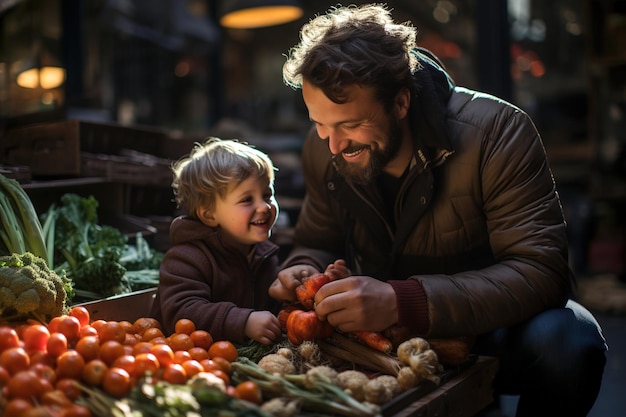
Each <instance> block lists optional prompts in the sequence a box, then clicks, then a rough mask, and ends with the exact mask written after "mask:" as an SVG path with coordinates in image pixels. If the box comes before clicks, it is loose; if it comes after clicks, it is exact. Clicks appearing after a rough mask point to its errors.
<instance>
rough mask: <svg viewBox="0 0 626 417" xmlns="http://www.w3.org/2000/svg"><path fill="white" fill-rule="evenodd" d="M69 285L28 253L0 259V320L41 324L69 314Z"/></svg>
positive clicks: (71, 292) (40, 259)
mask: <svg viewBox="0 0 626 417" xmlns="http://www.w3.org/2000/svg"><path fill="white" fill-rule="evenodd" d="M68 292H70V294H69V296H72V295H73V290H72V287H71V283H70V282H69V280H68V279H67V278H66V277H65V276H64V275H62V276H59V275H58V274H57V273H56V272H55V271H53V270H51V269H49V268H48V265H47V263H46V261H45V260H44V259H42V258H39V257H37V256H35V255H33V254H32V253H31V252H26V253H23V254H16V253H14V254H12V255H11V256H0V316H1V317H2V318H3V319H6V320H13V319H23V318H35V319H37V320H39V321H42V322H48V321H50V319H52V318H53V317H56V316H60V315H62V314H66V313H67V312H68V310H69V307H68V305H67V302H68V301H69V297H68Z"/></svg>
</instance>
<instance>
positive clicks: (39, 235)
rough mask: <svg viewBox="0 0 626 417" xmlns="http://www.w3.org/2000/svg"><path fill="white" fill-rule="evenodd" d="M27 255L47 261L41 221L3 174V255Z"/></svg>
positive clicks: (0, 225)
mask: <svg viewBox="0 0 626 417" xmlns="http://www.w3.org/2000/svg"><path fill="white" fill-rule="evenodd" d="M26 252H30V253H32V254H34V255H35V256H38V257H41V258H43V259H48V251H47V250H46V242H45V240H44V235H43V231H42V226H41V223H40V222H39V217H38V216H37V212H36V211H35V208H34V206H33V203H32V201H31V200H30V198H29V197H28V195H27V194H26V192H25V191H24V189H23V188H22V187H21V186H20V184H19V183H18V182H17V181H16V180H14V179H12V178H7V177H5V176H4V175H2V174H0V255H11V254H13V253H18V254H22V253H26Z"/></svg>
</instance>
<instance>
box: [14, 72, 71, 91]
mask: <svg viewBox="0 0 626 417" xmlns="http://www.w3.org/2000/svg"><path fill="white" fill-rule="evenodd" d="M64 81H65V70H64V69H63V68H60V67H43V68H41V69H39V68H31V69H29V70H26V71H23V72H21V73H20V74H19V75H18V76H17V85H19V86H20V87H24V88H37V87H39V86H41V88H43V89H45V90H51V89H53V88H57V87H58V86H60V85H61V84H63V82H64Z"/></svg>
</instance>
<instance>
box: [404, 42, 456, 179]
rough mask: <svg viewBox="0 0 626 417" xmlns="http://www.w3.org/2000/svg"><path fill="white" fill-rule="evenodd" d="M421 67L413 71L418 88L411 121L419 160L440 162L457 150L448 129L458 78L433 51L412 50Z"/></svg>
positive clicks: (432, 162) (420, 162) (411, 111)
mask: <svg viewBox="0 0 626 417" xmlns="http://www.w3.org/2000/svg"><path fill="white" fill-rule="evenodd" d="M412 53H413V54H414V55H415V56H416V57H417V59H418V62H419V64H420V68H419V69H418V70H417V71H416V72H415V74H414V75H413V79H414V82H415V83H414V89H413V93H412V100H411V107H410V108H409V113H410V115H409V121H410V127H411V131H412V132H413V138H414V141H415V149H416V152H415V153H416V155H415V157H416V163H418V164H421V165H423V166H424V167H425V166H428V165H437V164H439V163H441V162H443V161H444V160H445V158H447V157H448V156H449V155H451V154H452V153H453V152H454V150H453V149H452V145H451V144H450V140H449V138H448V132H447V129H446V109H447V105H448V101H449V100H450V96H451V94H452V92H453V90H454V87H455V85H454V81H452V78H450V76H449V75H448V73H447V72H446V71H445V69H444V68H443V65H442V64H441V63H440V62H439V61H438V59H437V58H436V57H435V56H434V55H433V54H432V53H430V51H428V50H426V49H423V48H418V49H415V50H413V51H412Z"/></svg>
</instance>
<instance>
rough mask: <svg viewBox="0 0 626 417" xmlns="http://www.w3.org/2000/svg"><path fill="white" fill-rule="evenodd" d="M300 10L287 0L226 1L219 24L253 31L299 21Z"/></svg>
mask: <svg viewBox="0 0 626 417" xmlns="http://www.w3.org/2000/svg"><path fill="white" fill-rule="evenodd" d="M302 14H303V11H302V8H301V7H300V6H299V5H298V4H297V2H295V1H289V0H226V2H225V5H224V8H223V13H222V17H221V19H220V24H221V25H222V26H224V27H227V28H231V29H253V28H259V27H265V26H274V25H280V24H283V23H287V22H291V21H293V20H296V19H299V18H300V17H301V16H302Z"/></svg>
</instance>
